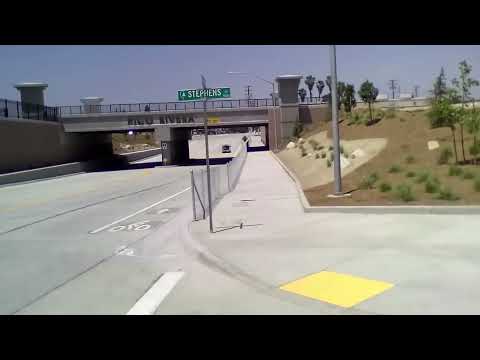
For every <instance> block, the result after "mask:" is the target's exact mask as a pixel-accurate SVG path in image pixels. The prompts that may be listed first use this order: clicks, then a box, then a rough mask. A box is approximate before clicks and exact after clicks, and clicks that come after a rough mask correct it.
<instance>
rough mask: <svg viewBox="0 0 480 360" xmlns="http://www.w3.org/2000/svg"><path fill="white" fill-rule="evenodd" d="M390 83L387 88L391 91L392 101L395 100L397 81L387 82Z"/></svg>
mask: <svg viewBox="0 0 480 360" xmlns="http://www.w3.org/2000/svg"><path fill="white" fill-rule="evenodd" d="M388 81H389V82H390V86H389V87H388V88H389V89H390V90H392V99H395V89H396V88H397V80H388Z"/></svg>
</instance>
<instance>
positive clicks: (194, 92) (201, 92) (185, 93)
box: [177, 87, 230, 101]
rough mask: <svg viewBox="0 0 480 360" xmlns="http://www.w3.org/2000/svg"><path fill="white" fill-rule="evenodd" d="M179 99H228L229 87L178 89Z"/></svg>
mask: <svg viewBox="0 0 480 360" xmlns="http://www.w3.org/2000/svg"><path fill="white" fill-rule="evenodd" d="M177 94H178V100H179V101H195V100H197V101H198V100H204V99H205V98H207V99H228V98H230V88H227V87H225V88H216V89H185V90H178V92H177Z"/></svg>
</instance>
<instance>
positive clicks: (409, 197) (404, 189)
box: [395, 184, 415, 202]
mask: <svg viewBox="0 0 480 360" xmlns="http://www.w3.org/2000/svg"><path fill="white" fill-rule="evenodd" d="M395 193H396V195H397V197H398V198H399V199H401V200H403V201H405V202H409V201H413V200H415V196H414V195H413V191H412V188H411V186H410V185H407V184H400V185H398V186H397V188H396V191H395Z"/></svg>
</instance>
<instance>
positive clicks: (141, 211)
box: [89, 186, 191, 235]
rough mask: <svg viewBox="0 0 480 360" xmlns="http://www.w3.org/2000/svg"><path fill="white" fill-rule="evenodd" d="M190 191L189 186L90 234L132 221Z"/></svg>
mask: <svg viewBox="0 0 480 360" xmlns="http://www.w3.org/2000/svg"><path fill="white" fill-rule="evenodd" d="M190 189H191V187H190V186H189V187H187V188H185V189H183V190H182V191H179V192H178V193H176V194H173V195H170V196H169V197H166V198H165V199H163V200H160V201H157V202H156V203H153V204H152V205H149V206H147V207H145V208H143V209H140V210H138V211H136V212H134V213H133V214H130V215H127V216H125V217H123V218H121V219H118V220H115V221H114V222H111V223H110V224H108V225H105V226H102V227H100V228H98V229H95V230H93V231H90V232H89V234H92V235H93V234H96V233H99V232H100V231H103V230H105V229H108V228H109V227H111V226H112V225H116V224H118V223H120V222H122V221H125V220H127V219H130V218H131V217H134V216H136V215H138V214H141V213H143V212H145V211H147V210H149V209H151V208H153V207H155V206H157V205H159V204H161V203H163V202H165V201H168V200H171V199H173V198H175V197H177V196H179V195H181V194H183V193H184V192H186V191H188V190H190Z"/></svg>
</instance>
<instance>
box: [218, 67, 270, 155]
mask: <svg viewBox="0 0 480 360" xmlns="http://www.w3.org/2000/svg"><path fill="white" fill-rule="evenodd" d="M227 74H229V75H251V74H249V73H247V72H241V71H229V72H228V73H227ZM252 76H253V77H255V78H257V79H260V80H262V81H264V82H266V83H268V84H270V85H272V106H273V131H274V136H275V148H276V149H278V140H277V123H276V121H275V113H276V110H275V82H274V81H269V80H266V79H264V78H262V77H260V76H257V75H252Z"/></svg>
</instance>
